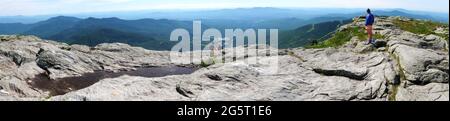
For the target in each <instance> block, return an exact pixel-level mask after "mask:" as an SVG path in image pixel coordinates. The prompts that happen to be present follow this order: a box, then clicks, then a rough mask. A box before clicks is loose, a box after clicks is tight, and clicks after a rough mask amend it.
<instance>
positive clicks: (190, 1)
mask: <svg viewBox="0 0 450 121" xmlns="http://www.w3.org/2000/svg"><path fill="white" fill-rule="evenodd" d="M248 7H288V8H404V9H408V10H421V11H433V12H445V13H448V11H449V0H0V8H1V10H0V16H13V15H45V14H68V13H86V12H107V11H132V10H152V9H153V10H165V9H221V8H248Z"/></svg>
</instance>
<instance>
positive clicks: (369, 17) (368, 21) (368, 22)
mask: <svg viewBox="0 0 450 121" xmlns="http://www.w3.org/2000/svg"><path fill="white" fill-rule="evenodd" d="M374 22H375V17H374V16H373V15H372V14H371V13H369V14H368V15H367V16H366V26H367V25H373V23H374Z"/></svg>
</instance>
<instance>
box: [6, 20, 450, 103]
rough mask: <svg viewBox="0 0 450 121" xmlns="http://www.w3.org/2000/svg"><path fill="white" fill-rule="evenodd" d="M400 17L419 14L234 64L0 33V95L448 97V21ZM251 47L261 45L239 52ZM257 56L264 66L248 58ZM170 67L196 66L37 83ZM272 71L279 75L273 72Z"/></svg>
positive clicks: (120, 46)
mask: <svg viewBox="0 0 450 121" xmlns="http://www.w3.org/2000/svg"><path fill="white" fill-rule="evenodd" d="M399 21H400V22H409V21H416V20H411V19H408V18H403V17H378V18H377V19H376V25H375V26H374V29H375V33H376V34H377V35H380V36H382V37H381V38H378V39H377V40H376V43H375V44H373V45H365V44H364V43H365V42H366V41H365V40H363V39H361V38H360V37H357V36H355V37H353V38H351V39H350V40H349V41H348V42H346V43H345V44H344V45H342V46H339V47H330V48H292V49H280V50H278V56H266V55H247V56H244V57H236V61H233V62H227V63H206V64H207V65H208V66H202V65H205V63H202V64H201V65H183V64H178V63H173V62H171V61H170V56H169V55H170V52H169V51H152V50H146V49H143V48H140V47H132V46H129V45H126V44H121V43H104V44H99V45H97V46H95V47H88V46H84V45H68V44H64V43H58V42H54V41H50V40H42V39H40V38H37V37H34V36H19V35H2V36H0V100H36V101H47V100H48V101H98V100H127V101H128V100H131V101H141V100H149V101H174V100H183V101H222V100H226V101H448V100H449V85H448V78H449V65H448V64H449V53H448V38H445V37H443V36H440V35H445V36H447V37H448V26H447V27H444V28H443V27H438V28H434V29H435V31H434V32H432V33H429V34H417V33H414V32H410V31H407V30H404V29H402V27H401V26H399V25H398V24H395V23H396V22H399ZM354 27H360V28H361V29H362V27H363V22H360V21H356V20H355V22H354V23H351V24H347V25H344V26H341V27H340V28H339V29H338V30H337V31H345V30H348V29H351V28H354ZM245 49H248V50H251V49H256V48H252V47H251V46H249V47H246V48H244V47H237V49H236V50H238V51H244V50H245ZM270 49H273V48H270ZM228 51H231V50H227V49H225V50H224V53H227V54H228V53H229V52H228ZM251 59H258V60H259V61H261V62H263V63H258V64H248V63H246V62H247V61H249V60H251ZM275 59H276V60H278V61H275ZM270 62H278V64H271V63H270ZM168 66H176V67H189V68H196V69H195V70H196V71H195V72H193V73H183V74H169V75H163V76H157V77H145V76H139V74H137V75H133V74H124V75H119V76H114V77H105V78H100V79H99V80H98V81H95V83H93V84H90V85H86V86H85V87H80V88H77V89H68V90H69V91H67V92H65V93H62V94H56V95H55V94H52V93H51V91H49V90H48V89H45V88H39V86H35V85H38V84H36V83H37V81H39V78H46V79H45V80H47V81H61V80H64V79H67V78H75V79H76V77H83V76H85V75H86V74H89V73H91V74H92V73H98V72H99V71H100V72H107V73H111V74H114V73H119V72H123V71H133V70H137V69H139V68H154V67H168ZM273 68H277V70H278V71H277V72H276V73H270V71H272V69H273ZM42 76H43V77H42ZM38 77H39V78H38ZM87 79H89V78H87ZM71 81H72V82H70V84H72V83H83V81H86V80H84V79H79V80H73V79H72V80H71ZM73 81H75V82H73ZM67 84H68V83H62V84H60V85H56V87H59V88H64V86H65V85H67ZM61 86H62V87H61Z"/></svg>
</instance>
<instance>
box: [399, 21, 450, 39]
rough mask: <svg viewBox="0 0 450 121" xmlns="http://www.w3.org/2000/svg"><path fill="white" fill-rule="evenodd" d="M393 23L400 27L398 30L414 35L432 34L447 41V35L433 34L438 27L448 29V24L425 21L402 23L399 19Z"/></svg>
mask: <svg viewBox="0 0 450 121" xmlns="http://www.w3.org/2000/svg"><path fill="white" fill-rule="evenodd" d="M393 23H394V24H395V25H396V26H398V27H400V29H402V30H405V31H409V32H412V33H414V34H425V35H429V34H434V35H438V36H440V37H442V38H445V39H446V40H448V34H438V33H435V32H434V31H435V30H436V29H437V28H439V27H442V28H448V24H444V23H438V22H433V21H425V20H411V21H402V20H399V19H397V20H394V21H393Z"/></svg>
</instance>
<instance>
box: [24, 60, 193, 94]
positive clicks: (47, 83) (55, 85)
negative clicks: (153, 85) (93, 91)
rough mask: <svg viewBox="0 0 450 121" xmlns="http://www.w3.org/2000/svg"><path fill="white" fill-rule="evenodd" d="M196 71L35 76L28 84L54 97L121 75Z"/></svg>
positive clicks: (174, 69) (171, 69)
mask: <svg viewBox="0 0 450 121" xmlns="http://www.w3.org/2000/svg"><path fill="white" fill-rule="evenodd" d="M196 70H197V69H196V68H191V67H178V66H167V67H148V68H138V69H136V70H133V71H120V72H109V71H95V72H94V73H86V74H83V75H82V76H78V77H66V78H60V79H56V80H53V79H49V78H48V76H47V75H46V74H39V75H36V77H35V78H33V79H31V80H30V82H29V84H30V85H31V86H32V88H36V89H40V90H44V91H49V92H50V96H56V95H63V94H66V93H68V92H70V91H75V90H79V89H83V88H86V87H88V86H91V85H93V84H95V83H97V82H98V81H100V80H102V79H105V78H116V77H120V76H123V75H130V76H140V77H163V76H168V75H182V74H191V73H193V72H194V71H196Z"/></svg>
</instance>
